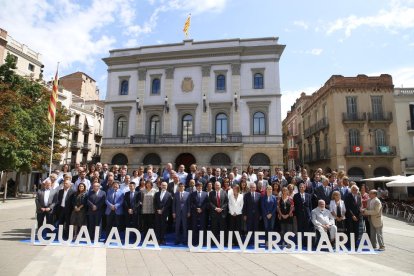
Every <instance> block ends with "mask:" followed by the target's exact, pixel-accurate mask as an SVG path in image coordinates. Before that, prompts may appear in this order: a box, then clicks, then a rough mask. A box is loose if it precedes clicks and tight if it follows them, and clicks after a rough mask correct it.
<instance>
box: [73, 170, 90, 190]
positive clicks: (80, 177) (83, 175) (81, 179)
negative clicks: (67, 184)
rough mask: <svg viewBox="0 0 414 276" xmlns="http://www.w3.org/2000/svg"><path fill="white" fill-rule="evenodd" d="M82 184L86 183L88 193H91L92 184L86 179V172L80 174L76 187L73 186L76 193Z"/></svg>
mask: <svg viewBox="0 0 414 276" xmlns="http://www.w3.org/2000/svg"><path fill="white" fill-rule="evenodd" d="M80 183H84V184H85V185H86V191H89V188H90V187H91V182H90V181H89V179H86V171H85V170H82V171H80V172H79V178H78V180H76V182H75V185H73V189H74V190H75V191H77V190H78V186H79V184H80Z"/></svg>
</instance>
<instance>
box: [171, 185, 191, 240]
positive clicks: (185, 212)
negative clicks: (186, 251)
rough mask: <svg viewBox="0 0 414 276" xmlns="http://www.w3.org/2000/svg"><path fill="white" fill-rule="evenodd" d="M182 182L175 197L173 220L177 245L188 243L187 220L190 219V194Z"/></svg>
mask: <svg viewBox="0 0 414 276" xmlns="http://www.w3.org/2000/svg"><path fill="white" fill-rule="evenodd" d="M184 188H185V186H184V183H181V182H180V185H179V189H178V192H176V193H175V195H174V204H173V218H174V219H175V244H176V245H177V244H179V243H182V244H186V243H187V229H188V227H187V219H188V218H189V217H190V193H188V192H186V191H184ZM180 230H181V231H180Z"/></svg>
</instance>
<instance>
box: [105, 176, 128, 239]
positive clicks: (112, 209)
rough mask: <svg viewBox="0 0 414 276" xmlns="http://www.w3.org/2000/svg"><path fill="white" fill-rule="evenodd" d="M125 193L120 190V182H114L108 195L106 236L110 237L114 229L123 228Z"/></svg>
mask: <svg viewBox="0 0 414 276" xmlns="http://www.w3.org/2000/svg"><path fill="white" fill-rule="evenodd" d="M123 201H124V193H123V192H122V191H121V190H120V189H119V182H118V181H114V183H113V184H112V189H110V190H108V192H107V195H106V211H105V214H106V236H107V237H108V234H109V232H110V231H111V229H112V227H117V228H118V230H119V227H121V226H122V217H123V214H124V210H123V206H122V203H123Z"/></svg>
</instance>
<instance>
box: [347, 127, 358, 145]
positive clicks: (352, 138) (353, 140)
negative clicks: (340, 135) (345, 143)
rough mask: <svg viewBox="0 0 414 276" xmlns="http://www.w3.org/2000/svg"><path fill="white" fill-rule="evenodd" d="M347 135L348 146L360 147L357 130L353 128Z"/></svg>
mask: <svg viewBox="0 0 414 276" xmlns="http://www.w3.org/2000/svg"><path fill="white" fill-rule="evenodd" d="M348 135H349V146H350V147H353V146H360V143H359V130H358V129H354V128H352V129H350V130H349V133H348Z"/></svg>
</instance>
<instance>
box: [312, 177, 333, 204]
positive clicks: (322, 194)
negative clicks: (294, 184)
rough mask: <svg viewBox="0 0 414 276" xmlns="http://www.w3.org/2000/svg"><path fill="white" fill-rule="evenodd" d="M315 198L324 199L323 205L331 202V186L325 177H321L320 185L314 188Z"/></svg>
mask: <svg viewBox="0 0 414 276" xmlns="http://www.w3.org/2000/svg"><path fill="white" fill-rule="evenodd" d="M315 195H316V197H317V200H318V201H319V200H321V199H322V200H323V201H325V206H329V204H330V203H331V196H332V187H331V186H329V180H328V179H327V178H324V179H322V186H319V187H318V188H316V190H315Z"/></svg>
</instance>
